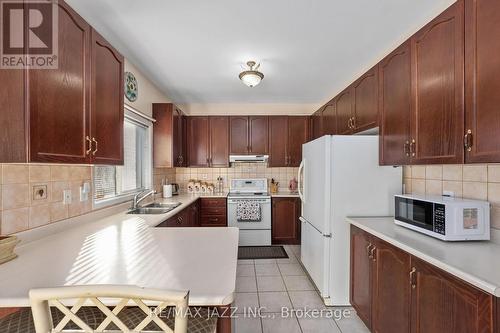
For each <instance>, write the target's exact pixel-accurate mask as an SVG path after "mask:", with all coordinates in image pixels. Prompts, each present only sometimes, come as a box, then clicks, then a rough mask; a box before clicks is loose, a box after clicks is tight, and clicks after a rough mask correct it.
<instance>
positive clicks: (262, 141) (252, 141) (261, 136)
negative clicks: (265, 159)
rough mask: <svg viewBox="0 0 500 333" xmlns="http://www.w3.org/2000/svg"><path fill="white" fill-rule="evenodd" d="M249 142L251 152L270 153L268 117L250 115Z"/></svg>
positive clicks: (256, 153) (255, 153) (257, 153)
mask: <svg viewBox="0 0 500 333" xmlns="http://www.w3.org/2000/svg"><path fill="white" fill-rule="evenodd" d="M248 127H249V130H248V133H249V135H248V143H249V146H250V150H249V153H250V154H252V155H264V154H267V153H268V144H269V139H268V132H269V128H268V117H266V116H250V117H248Z"/></svg>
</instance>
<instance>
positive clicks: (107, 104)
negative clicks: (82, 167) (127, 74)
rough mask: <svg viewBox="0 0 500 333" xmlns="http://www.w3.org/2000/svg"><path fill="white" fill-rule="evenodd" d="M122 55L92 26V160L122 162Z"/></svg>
mask: <svg viewBox="0 0 500 333" xmlns="http://www.w3.org/2000/svg"><path fill="white" fill-rule="evenodd" d="M123 66H124V59H123V56H122V55H121V54H120V53H118V51H116V50H115V49H114V48H113V47H112V46H111V44H109V43H108V42H107V41H106V40H105V39H104V38H103V37H102V36H101V35H99V34H98V33H97V32H96V31H95V30H92V85H91V86H92V89H91V102H90V120H91V122H90V124H91V138H92V141H93V142H94V150H93V151H92V162H93V163H96V164H123V126H124V125H123V117H124V108H123Z"/></svg>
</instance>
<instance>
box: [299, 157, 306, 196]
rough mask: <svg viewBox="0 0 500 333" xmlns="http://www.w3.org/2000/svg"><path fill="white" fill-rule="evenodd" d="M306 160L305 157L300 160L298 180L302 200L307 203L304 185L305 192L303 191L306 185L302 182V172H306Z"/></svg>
mask: <svg viewBox="0 0 500 333" xmlns="http://www.w3.org/2000/svg"><path fill="white" fill-rule="evenodd" d="M304 162H305V159H303V160H302V161H301V162H300V165H299V171H298V172H297V180H298V184H297V189H298V192H299V197H300V200H301V201H302V202H304V203H305V202H306V196H305V195H304V193H305V187H304V193H302V191H301V188H302V185H305V184H304V183H303V182H302V177H300V176H301V174H304V164H305V163H304Z"/></svg>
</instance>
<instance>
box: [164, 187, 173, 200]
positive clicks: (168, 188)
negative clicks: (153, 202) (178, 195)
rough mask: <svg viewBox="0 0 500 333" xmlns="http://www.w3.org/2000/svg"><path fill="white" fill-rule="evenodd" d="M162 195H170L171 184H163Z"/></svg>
mask: <svg viewBox="0 0 500 333" xmlns="http://www.w3.org/2000/svg"><path fill="white" fill-rule="evenodd" d="M163 197H164V198H171V197H172V185H163Z"/></svg>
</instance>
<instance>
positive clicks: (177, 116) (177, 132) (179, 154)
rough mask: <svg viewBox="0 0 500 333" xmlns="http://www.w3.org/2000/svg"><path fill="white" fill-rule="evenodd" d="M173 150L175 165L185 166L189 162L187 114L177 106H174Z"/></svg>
mask: <svg viewBox="0 0 500 333" xmlns="http://www.w3.org/2000/svg"><path fill="white" fill-rule="evenodd" d="M172 107H173V110H172V117H173V118H172V129H173V135H172V151H173V156H172V157H173V165H174V167H184V166H186V163H187V156H186V139H185V136H186V133H185V131H186V128H185V127H186V126H185V116H184V114H183V112H182V111H181V110H180V109H179V108H178V107H176V106H175V105H173V106H172Z"/></svg>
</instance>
